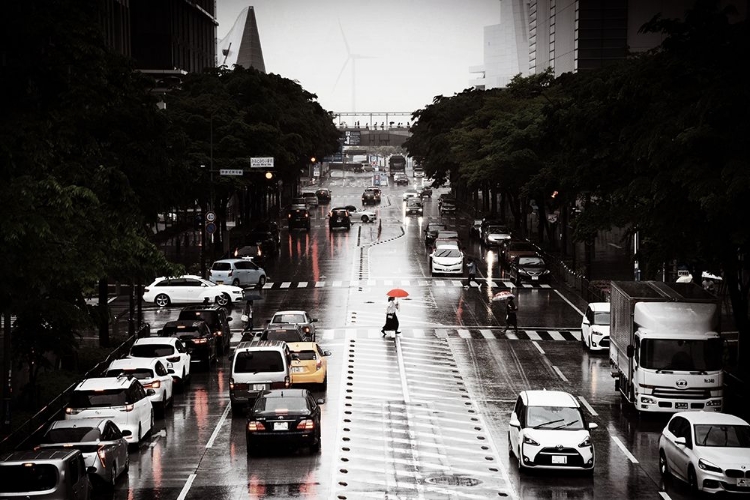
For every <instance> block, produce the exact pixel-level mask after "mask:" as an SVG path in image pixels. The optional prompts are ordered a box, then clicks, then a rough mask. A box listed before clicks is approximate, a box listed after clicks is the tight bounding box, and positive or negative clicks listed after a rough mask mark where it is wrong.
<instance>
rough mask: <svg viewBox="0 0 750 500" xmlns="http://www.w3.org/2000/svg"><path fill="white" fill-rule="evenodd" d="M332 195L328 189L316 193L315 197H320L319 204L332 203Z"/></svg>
mask: <svg viewBox="0 0 750 500" xmlns="http://www.w3.org/2000/svg"><path fill="white" fill-rule="evenodd" d="M331 194H332V193H331V190H330V189H326V188H320V189H318V190H317V191H315V196H317V197H318V203H330V202H331Z"/></svg>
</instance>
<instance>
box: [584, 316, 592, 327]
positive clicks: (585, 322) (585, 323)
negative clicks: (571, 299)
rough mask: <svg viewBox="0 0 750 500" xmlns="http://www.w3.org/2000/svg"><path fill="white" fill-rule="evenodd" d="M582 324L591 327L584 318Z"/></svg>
mask: <svg viewBox="0 0 750 500" xmlns="http://www.w3.org/2000/svg"><path fill="white" fill-rule="evenodd" d="M583 324H584V325H586V326H589V325H591V323H589V320H588V319H587V318H585V317H584V318H583Z"/></svg>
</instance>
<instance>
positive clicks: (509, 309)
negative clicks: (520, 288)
mask: <svg viewBox="0 0 750 500" xmlns="http://www.w3.org/2000/svg"><path fill="white" fill-rule="evenodd" d="M516 311H518V306H517V305H516V301H515V300H513V295H510V296H508V301H507V302H506V304H505V330H503V333H505V332H507V331H508V328H509V327H510V326H511V325H513V331H514V332H518V318H517V317H516Z"/></svg>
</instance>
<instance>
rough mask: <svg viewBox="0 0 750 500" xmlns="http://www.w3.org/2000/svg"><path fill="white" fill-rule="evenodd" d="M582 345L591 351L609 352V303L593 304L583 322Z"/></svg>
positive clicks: (590, 305)
mask: <svg viewBox="0 0 750 500" xmlns="http://www.w3.org/2000/svg"><path fill="white" fill-rule="evenodd" d="M581 343H582V344H583V345H584V346H585V347H586V348H587V349H588V350H589V351H607V350H609V302H591V303H590V304H589V305H588V306H587V307H586V313H585V314H584V315H583V319H582V320H581Z"/></svg>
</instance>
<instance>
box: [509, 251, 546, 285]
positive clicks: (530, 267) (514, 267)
mask: <svg viewBox="0 0 750 500" xmlns="http://www.w3.org/2000/svg"><path fill="white" fill-rule="evenodd" d="M509 274H510V280H511V281H512V282H514V283H521V282H524V281H529V282H531V283H539V282H546V281H548V280H549V269H547V263H546V262H544V259H542V258H541V257H537V256H533V257H532V256H523V255H522V256H520V257H516V258H515V259H513V260H512V261H511V263H510V270H509Z"/></svg>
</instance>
